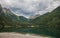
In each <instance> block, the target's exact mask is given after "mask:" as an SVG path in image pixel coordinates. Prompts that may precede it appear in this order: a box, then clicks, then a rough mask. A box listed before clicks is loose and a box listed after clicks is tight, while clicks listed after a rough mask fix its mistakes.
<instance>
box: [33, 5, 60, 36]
mask: <svg viewBox="0 0 60 38" xmlns="http://www.w3.org/2000/svg"><path fill="white" fill-rule="evenodd" d="M32 23H33V24H35V25H38V27H39V29H40V30H39V31H42V32H43V31H44V32H45V33H46V34H49V33H50V35H56V36H59V35H60V6H59V7H57V8H56V9H55V10H53V11H52V12H49V13H46V14H44V15H41V16H39V17H37V18H36V19H34V20H33V21H32Z"/></svg>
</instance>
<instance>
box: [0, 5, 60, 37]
mask: <svg viewBox="0 0 60 38" xmlns="http://www.w3.org/2000/svg"><path fill="white" fill-rule="evenodd" d="M30 18H31V19H27V18H25V17H23V16H17V15H15V14H13V13H12V12H11V11H10V9H7V8H2V6H1V5H0V26H1V25H2V26H1V27H0V29H2V27H4V28H5V29H4V28H3V29H4V30H3V31H10V32H11V31H17V32H25V33H35V34H46V35H50V36H56V37H59V36H60V6H59V7H57V8H56V9H54V10H53V11H52V12H48V13H45V14H44V15H36V16H33V17H30ZM21 27H22V28H21ZM30 27H31V28H30ZM13 28H14V29H13ZM17 28H19V29H17ZM7 29H8V30H7ZM11 29H12V30H11Z"/></svg>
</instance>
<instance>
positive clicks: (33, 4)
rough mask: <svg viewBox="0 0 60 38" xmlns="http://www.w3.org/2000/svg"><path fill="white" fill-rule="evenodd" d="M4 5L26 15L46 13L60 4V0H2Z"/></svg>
mask: <svg viewBox="0 0 60 38" xmlns="http://www.w3.org/2000/svg"><path fill="white" fill-rule="evenodd" d="M0 3H1V4H2V6H3V7H6V8H9V9H11V10H12V11H13V12H14V13H15V14H17V15H22V16H25V17H30V16H34V15H36V14H44V13H45V12H48V11H51V10H53V9H55V8H56V7H57V6H59V5H60V0H0Z"/></svg>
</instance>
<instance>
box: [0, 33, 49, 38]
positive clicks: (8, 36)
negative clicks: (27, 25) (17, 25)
mask: <svg viewBox="0 0 60 38" xmlns="http://www.w3.org/2000/svg"><path fill="white" fill-rule="evenodd" d="M0 38H50V37H44V36H37V35H31V34H18V33H0Z"/></svg>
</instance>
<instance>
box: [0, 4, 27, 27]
mask: <svg viewBox="0 0 60 38" xmlns="http://www.w3.org/2000/svg"><path fill="white" fill-rule="evenodd" d="M24 23H28V19H27V18H25V17H23V16H17V15H15V14H13V13H12V12H11V11H10V9H8V8H2V6H1V5H0V24H1V25H4V26H16V25H17V26H18V25H19V26H20V24H24Z"/></svg>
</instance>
